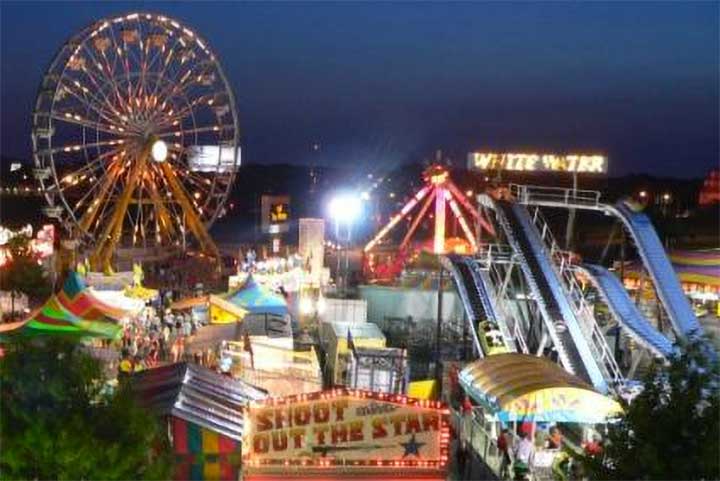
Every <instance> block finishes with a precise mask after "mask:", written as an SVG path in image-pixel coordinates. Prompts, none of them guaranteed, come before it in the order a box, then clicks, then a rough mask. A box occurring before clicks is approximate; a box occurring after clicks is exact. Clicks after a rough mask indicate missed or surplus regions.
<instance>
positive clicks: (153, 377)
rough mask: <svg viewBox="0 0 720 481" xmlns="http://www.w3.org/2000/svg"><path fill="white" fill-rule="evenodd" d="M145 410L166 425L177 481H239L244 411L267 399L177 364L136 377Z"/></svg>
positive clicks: (239, 383)
mask: <svg viewBox="0 0 720 481" xmlns="http://www.w3.org/2000/svg"><path fill="white" fill-rule="evenodd" d="M130 382H131V386H132V388H133V390H134V391H135V392H136V393H137V395H138V398H139V400H140V402H141V404H142V405H144V406H145V407H147V408H149V409H151V410H152V411H153V412H154V413H156V414H157V415H158V416H162V417H164V418H165V419H166V420H167V423H168V432H169V434H170V436H171V444H172V447H173V452H174V454H175V474H174V477H173V479H176V480H179V481H180V480H182V481H185V480H223V481H225V480H227V481H231V480H236V479H238V472H239V470H240V467H241V464H242V460H241V448H242V444H241V442H242V436H243V430H244V427H245V424H246V420H245V417H246V416H245V410H246V408H247V405H248V403H249V402H250V401H258V400H261V399H264V398H265V397H266V393H265V392H264V391H263V390H261V389H258V388H256V387H254V386H251V385H249V384H247V383H244V382H242V381H239V380H235V379H231V378H229V377H226V376H222V375H220V374H217V373H215V372H213V371H211V370H210V369H207V368H204V367H201V366H197V365H194V364H187V363H178V364H171V365H168V366H163V367H158V368H154V369H148V370H145V371H142V372H140V373H137V374H134V375H133V376H132V378H131V381H130Z"/></svg>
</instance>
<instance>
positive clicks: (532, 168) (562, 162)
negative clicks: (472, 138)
mask: <svg viewBox="0 0 720 481" xmlns="http://www.w3.org/2000/svg"><path fill="white" fill-rule="evenodd" d="M468 168H470V169H477V170H508V171H516V172H520V171H526V172H576V173H578V174H604V173H606V172H607V157H605V156H604V155H585V154H571V155H556V154H512V153H502V154H498V153H493V152H472V153H470V154H469V155H468Z"/></svg>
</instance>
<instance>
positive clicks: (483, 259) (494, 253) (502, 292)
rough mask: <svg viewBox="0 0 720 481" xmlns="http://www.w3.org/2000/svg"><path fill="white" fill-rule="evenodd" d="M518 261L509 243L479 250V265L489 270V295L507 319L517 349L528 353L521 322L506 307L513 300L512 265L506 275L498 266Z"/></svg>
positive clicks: (500, 314) (501, 315)
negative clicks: (510, 287) (509, 283)
mask: <svg viewBox="0 0 720 481" xmlns="http://www.w3.org/2000/svg"><path fill="white" fill-rule="evenodd" d="M498 261H501V262H498ZM517 262H518V258H517V254H515V253H514V252H513V249H512V247H510V246H509V245H503V244H489V245H487V246H484V248H483V249H481V251H480V252H479V258H478V259H477V267H478V268H479V269H482V270H484V271H487V276H488V278H489V279H488V280H489V281H490V282H487V283H486V284H487V288H488V295H489V296H490V298H491V302H493V304H494V305H495V307H496V309H497V311H498V312H497V315H498V316H499V317H502V319H504V320H505V325H506V326H507V327H509V331H510V336H511V337H512V339H513V340H514V341H515V343H516V345H517V350H519V351H520V352H522V353H525V354H527V353H528V347H527V342H526V341H525V335H524V332H523V329H522V326H521V322H520V320H518V319H516V318H515V317H514V316H512V315H511V314H510V313H509V312H508V309H507V308H506V306H507V305H509V304H508V303H509V302H510V301H511V299H510V297H509V295H508V289H507V286H508V282H509V280H510V272H511V271H510V269H512V266H510V268H509V269H508V271H507V272H506V273H505V275H503V273H501V272H500V271H499V270H498V268H497V267H498V265H499V264H505V265H508V264H514V263H517ZM480 275H482V274H480Z"/></svg>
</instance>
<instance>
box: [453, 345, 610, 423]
mask: <svg viewBox="0 0 720 481" xmlns="http://www.w3.org/2000/svg"><path fill="white" fill-rule="evenodd" d="M459 379H460V384H461V385H462V386H463V388H464V389H465V391H466V392H467V393H468V395H470V397H472V398H473V399H474V400H475V401H476V402H478V403H480V404H482V405H483V406H484V407H486V408H487V409H489V410H490V411H491V412H492V413H494V414H495V416H497V418H498V419H499V420H500V421H503V422H512V421H536V422H566V423H585V424H595V423H602V422H607V420H608V419H609V418H612V417H613V416H615V415H617V414H619V413H621V412H622V408H621V407H620V405H619V404H618V403H617V402H615V401H614V400H612V399H610V398H608V397H606V396H603V395H602V394H600V393H598V392H597V391H595V390H594V389H593V388H592V387H591V386H590V385H589V384H586V383H585V382H584V381H582V380H581V379H579V378H578V377H576V376H574V375H572V374H570V373H568V372H566V371H565V370H563V369H562V368H561V367H560V366H558V365H557V364H555V363H553V362H552V361H550V360H549V359H546V358H543V357H537V356H529V355H527V354H518V353H507V354H496V355H493V356H488V357H486V358H484V359H480V360H478V361H475V362H473V363H472V364H470V365H468V366H467V367H465V368H464V369H463V370H462V371H461V372H460V375H459Z"/></svg>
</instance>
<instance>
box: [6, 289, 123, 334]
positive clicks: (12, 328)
mask: <svg viewBox="0 0 720 481" xmlns="http://www.w3.org/2000/svg"><path fill="white" fill-rule="evenodd" d="M120 332H121V328H120V326H118V325H117V324H111V323H107V322H97V321H89V320H86V319H82V318H80V317H78V316H76V315H74V314H73V313H71V312H70V311H68V310H67V309H65V308H64V307H63V306H62V304H61V303H60V302H59V300H58V298H57V297H56V296H52V297H51V298H50V299H48V301H47V302H46V303H45V304H44V305H43V306H42V307H41V308H40V309H38V310H37V311H35V312H34V313H33V314H32V315H31V316H30V317H29V318H28V319H26V320H25V321H23V322H18V323H13V324H7V325H5V326H2V325H0V341H8V340H11V339H13V338H17V337H37V336H55V335H62V336H71V337H79V338H83V337H97V338H104V339H115V338H117V337H118V336H119V335H120Z"/></svg>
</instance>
